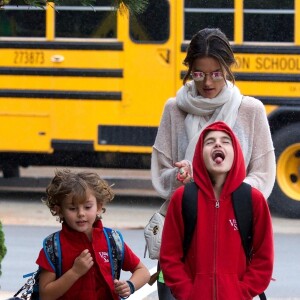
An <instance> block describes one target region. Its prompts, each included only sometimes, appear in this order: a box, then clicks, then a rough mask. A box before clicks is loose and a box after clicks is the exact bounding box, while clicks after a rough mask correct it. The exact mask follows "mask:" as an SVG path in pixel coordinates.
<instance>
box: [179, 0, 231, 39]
mask: <svg viewBox="0 0 300 300" xmlns="http://www.w3.org/2000/svg"><path fill="white" fill-rule="evenodd" d="M233 2H234V1H233V0H231V1H221V0H218V1H207V0H201V1H199V0H185V4H184V39H185V40H190V39H191V38H192V36H193V35H194V34H195V33H196V32H197V31H199V30H201V29H203V28H206V27H217V28H222V31H223V32H224V33H225V34H226V35H227V37H228V39H229V40H233V25H234V22H233V13H234V8H233V7H234V3H233ZM224 20H226V22H224Z"/></svg>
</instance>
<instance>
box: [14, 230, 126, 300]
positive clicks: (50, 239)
mask: <svg viewBox="0 0 300 300" xmlns="http://www.w3.org/2000/svg"><path fill="white" fill-rule="evenodd" d="M103 231H104V234H105V237H106V241H107V244H108V253H109V261H110V265H111V271H112V277H113V278H114V279H119V278H120V274H121V269H122V265H123V260H124V240H123V236H122V234H121V233H120V232H119V231H118V230H113V229H111V228H107V227H104V228H103ZM59 235H60V231H57V232H54V233H52V234H50V235H49V236H47V237H46V238H45V239H44V241H43V249H44V251H45V254H46V257H47V260H48V262H49V264H50V265H51V267H52V268H53V270H55V274H56V278H59V277H60V276H61V274H62V271H61V268H62V262H61V247H60V237H59ZM39 274H40V268H39V269H37V270H36V271H35V272H33V273H29V274H26V275H24V276H23V277H24V278H27V277H29V279H28V280H27V282H26V283H25V284H24V285H23V286H22V287H21V288H20V289H19V290H18V292H17V293H16V294H15V295H14V297H16V298H12V299H20V298H18V297H17V296H18V295H20V294H21V295H20V296H21V299H27V300H39Z"/></svg>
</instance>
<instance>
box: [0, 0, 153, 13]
mask: <svg viewBox="0 0 300 300" xmlns="http://www.w3.org/2000/svg"><path fill="white" fill-rule="evenodd" d="M22 1H24V5H28V6H32V7H40V8H44V7H45V5H46V4H47V3H49V4H50V5H51V3H54V4H56V5H64V0H22ZM22 1H18V3H19V5H22V3H21V2H22ZM9 2H10V0H0V9H1V6H4V5H6V4H9ZM148 3H149V0H111V5H112V6H114V7H115V8H116V10H119V11H120V12H121V13H122V12H125V11H126V10H128V11H129V13H130V14H134V15H135V14H140V13H142V12H144V11H145V9H146V7H147V5H148ZM95 4H96V0H78V5H84V6H92V7H93V6H95Z"/></svg>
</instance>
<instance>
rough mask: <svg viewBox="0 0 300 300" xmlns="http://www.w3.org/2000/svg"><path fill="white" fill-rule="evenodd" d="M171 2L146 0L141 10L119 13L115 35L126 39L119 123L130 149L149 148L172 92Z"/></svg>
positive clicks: (173, 67) (144, 149) (141, 149)
mask: <svg viewBox="0 0 300 300" xmlns="http://www.w3.org/2000/svg"><path fill="white" fill-rule="evenodd" d="M174 3H175V1H173V2H172V4H171V3H169V2H168V1H167V0H160V1H157V0H149V6H148V8H147V10H146V11H145V12H144V13H142V14H139V15H136V16H133V15H130V16H129V17H128V16H124V15H121V16H120V22H119V25H120V27H119V28H118V32H119V37H120V38H121V39H122V40H127V42H126V43H124V89H123V91H124V94H123V99H122V105H123V108H122V116H120V118H121V120H120V123H123V124H124V126H129V128H130V130H129V132H130V136H128V135H126V139H127V141H125V142H124V145H126V146H129V147H130V148H129V149H130V151H133V152H140V153H150V152H151V146H152V145H153V142H154V138H155V135H156V131H157V126H158V124H159V120H160V118H161V114H162V110H163V105H164V103H165V102H166V100H167V99H168V98H169V97H171V96H174V94H175V62H176V57H175V46H174V44H175V34H174V30H175V26H174V20H175V16H174V13H172V12H174V11H175V4H174ZM128 21H129V22H128ZM128 37H129V39H128ZM123 138H125V136H123ZM134 145H137V146H138V147H137V148H136V147H134ZM133 148H134V149H133ZM123 150H124V149H123ZM135 150H136V151H135Z"/></svg>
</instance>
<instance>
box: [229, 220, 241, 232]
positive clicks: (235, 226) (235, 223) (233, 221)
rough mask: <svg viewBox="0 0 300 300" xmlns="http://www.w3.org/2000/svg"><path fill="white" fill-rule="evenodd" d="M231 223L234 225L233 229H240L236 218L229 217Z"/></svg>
mask: <svg viewBox="0 0 300 300" xmlns="http://www.w3.org/2000/svg"><path fill="white" fill-rule="evenodd" d="M229 223H230V225H231V226H232V227H233V230H239V228H238V226H237V222H236V219H229Z"/></svg>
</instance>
